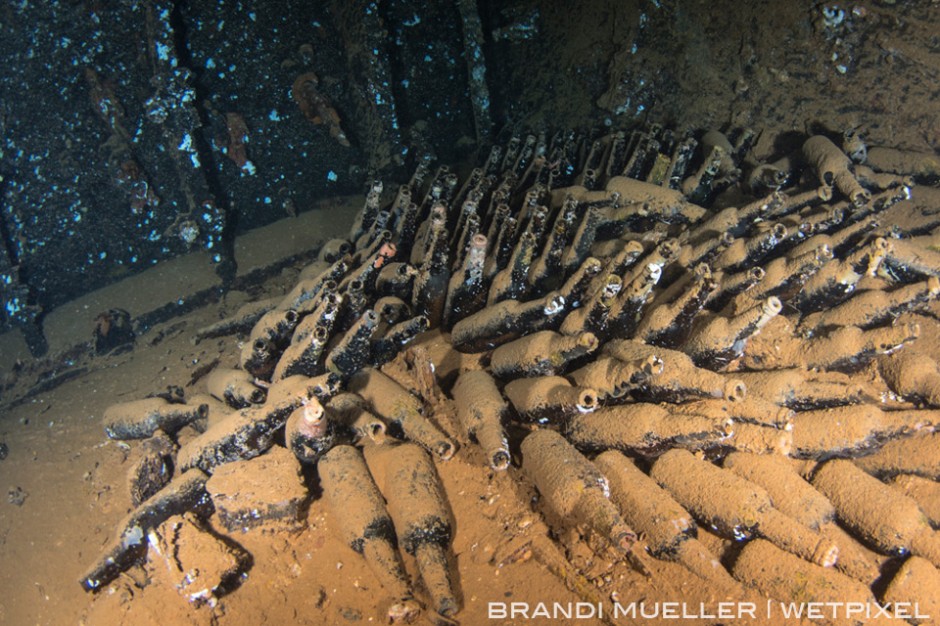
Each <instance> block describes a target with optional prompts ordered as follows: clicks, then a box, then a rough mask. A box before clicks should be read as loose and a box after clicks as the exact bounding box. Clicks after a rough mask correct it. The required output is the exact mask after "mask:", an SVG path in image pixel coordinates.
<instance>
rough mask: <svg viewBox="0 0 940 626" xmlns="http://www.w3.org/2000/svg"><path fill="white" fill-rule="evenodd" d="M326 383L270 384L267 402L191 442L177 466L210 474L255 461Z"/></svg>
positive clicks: (294, 378)
mask: <svg viewBox="0 0 940 626" xmlns="http://www.w3.org/2000/svg"><path fill="white" fill-rule="evenodd" d="M323 383H324V381H321V380H318V379H316V378H308V377H306V376H290V377H288V378H285V379H283V380H279V381H278V382H276V383H274V384H272V385H271V388H270V389H269V391H268V398H267V401H266V402H265V403H264V404H263V405H261V406H253V407H250V408H247V409H242V410H241V411H238V412H236V413H232V414H230V415H229V416H228V417H226V418H225V419H224V420H222V421H220V422H218V423H217V424H215V425H213V426H211V427H210V428H208V429H206V432H204V433H202V434H201V435H199V436H198V437H196V438H195V439H191V440H189V441H188V442H187V443H186V444H185V445H183V447H181V448H180V451H179V454H177V457H176V462H177V466H178V467H179V468H180V469H181V470H183V471H186V470H188V469H190V468H196V467H198V468H199V469H201V470H203V471H206V472H211V471H212V469H213V468H214V467H216V466H218V465H221V464H223V463H229V462H231V461H238V460H242V459H252V458H254V457H256V456H259V455H261V454H264V453H265V452H266V451H267V450H268V449H269V448H270V447H271V446H272V445H274V439H275V437H276V436H277V435H278V434H279V431H280V430H281V428H283V426H284V424H285V422H287V418H288V417H289V416H290V414H291V413H292V412H293V411H294V409H296V408H298V407H300V406H302V405H303V404H304V403H308V402H311V401H313V400H314V399H315V398H316V392H317V387H319V386H322V385H323Z"/></svg>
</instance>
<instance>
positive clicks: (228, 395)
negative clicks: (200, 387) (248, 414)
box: [206, 367, 265, 409]
mask: <svg viewBox="0 0 940 626" xmlns="http://www.w3.org/2000/svg"><path fill="white" fill-rule="evenodd" d="M252 381H253V379H252V377H251V375H250V374H249V373H248V372H246V371H244V370H235V369H229V368H225V367H217V368H215V369H214V370H212V371H211V372H209V375H208V376H206V387H207V388H208V390H209V393H210V394H212V395H213V396H215V397H216V398H218V399H219V400H222V401H223V402H225V403H226V404H228V405H229V406H230V407H232V408H235V409H241V408H245V407H247V406H251V405H253V404H261V403H262V402H264V398H265V392H264V389H261V388H259V387H256V386H255V385H254V383H253V382H252Z"/></svg>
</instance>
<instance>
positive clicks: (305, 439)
mask: <svg viewBox="0 0 940 626" xmlns="http://www.w3.org/2000/svg"><path fill="white" fill-rule="evenodd" d="M335 441H336V430H335V428H334V427H333V424H332V422H331V420H330V419H328V418H327V415H326V411H325V410H324V408H323V405H322V404H320V402H319V400H317V399H316V398H311V399H310V400H307V401H305V402H304V403H303V404H302V405H301V406H299V407H297V408H296V409H294V410H293V411H292V412H291V414H290V416H289V417H288V418H287V422H286V423H285V424H284V442H285V443H286V444H287V449H288V450H290V451H291V452H293V453H294V456H295V457H297V460H299V461H300V462H301V463H303V464H304V465H314V464H316V462H317V461H318V460H319V459H320V457H322V456H323V455H324V454H325V453H326V452H327V451H328V450H329V449H330V448H332V447H333V444H334V443H335Z"/></svg>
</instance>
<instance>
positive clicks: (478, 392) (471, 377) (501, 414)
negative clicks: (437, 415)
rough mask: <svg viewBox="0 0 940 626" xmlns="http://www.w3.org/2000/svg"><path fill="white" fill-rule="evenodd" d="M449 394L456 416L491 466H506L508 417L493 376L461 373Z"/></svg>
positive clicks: (483, 372)
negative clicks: (454, 406)
mask: <svg viewBox="0 0 940 626" xmlns="http://www.w3.org/2000/svg"><path fill="white" fill-rule="evenodd" d="M452 393H453V396H454V404H456V406H457V419H458V420H459V421H460V423H461V425H463V428H464V430H465V431H466V433H467V436H469V437H471V438H473V439H476V441H477V443H478V444H479V445H480V448H481V449H482V450H483V453H484V454H485V455H486V458H487V460H488V462H489V466H490V467H491V468H492V469H494V470H497V471H502V470H505V469H507V468H508V467H509V461H510V458H509V443H508V441H507V440H506V433H505V430H504V429H503V424H504V423H505V421H506V420H507V419H508V416H509V405H508V404H507V403H506V401H505V400H504V399H503V396H502V394H500V393H499V389H497V388H496V383H495V382H494V381H493V378H492V377H491V376H490V375H489V374H488V373H487V372H486V371H485V370H471V371H466V372H461V373H460V375H459V376H458V377H457V382H455V383H454V388H453V391H452Z"/></svg>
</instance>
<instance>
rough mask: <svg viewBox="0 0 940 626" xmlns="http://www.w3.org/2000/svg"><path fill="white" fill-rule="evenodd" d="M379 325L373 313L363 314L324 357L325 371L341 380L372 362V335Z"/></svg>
mask: <svg viewBox="0 0 940 626" xmlns="http://www.w3.org/2000/svg"><path fill="white" fill-rule="evenodd" d="M378 324H379V316H378V315H377V314H376V312H375V311H366V312H365V313H363V315H362V317H360V318H359V319H358V320H357V321H356V323H355V324H353V325H352V327H351V328H350V329H349V330H347V331H346V334H345V335H343V338H342V339H340V341H339V343H338V344H336V346H335V347H334V348H333V349H332V350H330V352H329V354H327V355H326V369H327V371H330V372H332V373H334V374H336V375H337V376H339V377H340V378H342V379H348V378H349V377H350V376H352V375H353V374H355V373H356V372H358V371H359V370H361V369H362V368H363V367H365V366H366V365H369V364H371V361H372V344H371V341H372V335H373V334H375V329H376V327H377V326H378Z"/></svg>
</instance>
